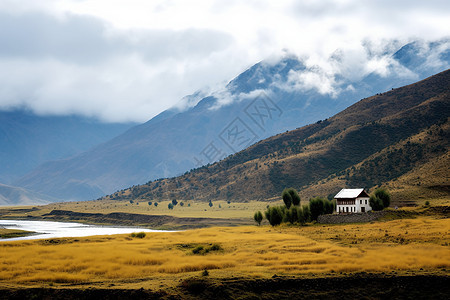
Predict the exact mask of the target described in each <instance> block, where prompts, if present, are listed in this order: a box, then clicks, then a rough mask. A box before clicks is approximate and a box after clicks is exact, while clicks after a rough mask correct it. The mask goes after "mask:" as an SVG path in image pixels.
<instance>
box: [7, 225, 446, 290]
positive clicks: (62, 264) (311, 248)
mask: <svg viewBox="0 0 450 300" xmlns="http://www.w3.org/2000/svg"><path fill="white" fill-rule="evenodd" d="M449 232H450V220H449V219H437V220H436V219H432V218H426V217H421V218H417V219H403V220H394V221H389V222H376V223H372V224H352V225H335V226H324V225H317V226H307V227H301V228H299V227H278V228H272V227H269V226H262V227H257V226H246V227H235V228H207V229H197V230H188V231H183V232H171V233H167V232H166V233H163V232H161V233H151V234H147V236H146V237H144V238H142V239H140V238H132V237H130V236H128V235H126V236H125V235H119V236H97V237H89V238H66V239H51V240H36V241H23V242H1V243H0V288H1V287H3V288H5V287H8V288H11V287H31V286H35V287H49V286H52V287H88V286H89V287H99V288H111V287H114V288H141V287H143V288H148V289H151V290H159V289H164V290H167V291H170V290H173V289H176V288H177V287H178V286H179V285H180V284H181V282H183V280H187V279H189V278H193V277H194V278H196V277H200V278H208V279H211V280H217V279H226V278H233V277H234V278H236V277H238V278H249V279H250V278H251V279H255V278H259V279H268V278H271V277H273V276H275V275H276V276H294V277H295V278H299V277H301V278H311V277H314V276H319V277H327V276H328V277H330V276H333V277H336V276H338V277H339V276H345V275H349V274H355V273H361V272H367V273H375V274H382V273H383V274H387V273H389V274H393V275H397V276H400V275H420V274H422V275H427V274H428V275H430V274H432V275H440V276H448V270H449V268H450V249H449V243H450V236H449ZM205 270H207V271H206V272H205ZM202 274H203V275H205V276H202Z"/></svg>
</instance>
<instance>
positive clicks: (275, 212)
mask: <svg viewBox="0 0 450 300" xmlns="http://www.w3.org/2000/svg"><path fill="white" fill-rule="evenodd" d="M265 216H266V219H267V220H268V221H269V223H270V225H272V226H276V225H280V224H281V222H282V221H283V217H284V214H283V210H282V209H281V207H279V206H274V207H269V208H268V209H267V210H266V211H265Z"/></svg>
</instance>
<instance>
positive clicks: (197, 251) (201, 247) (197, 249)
mask: <svg viewBox="0 0 450 300" xmlns="http://www.w3.org/2000/svg"><path fill="white" fill-rule="evenodd" d="M203 249H204V247H203V246H201V245H200V246H197V247H195V248H194V249H192V253H194V254H200V253H201V252H202V251H203Z"/></svg>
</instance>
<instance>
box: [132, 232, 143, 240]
mask: <svg viewBox="0 0 450 300" xmlns="http://www.w3.org/2000/svg"><path fill="white" fill-rule="evenodd" d="M130 236H131V237H133V238H138V239H143V238H145V236H146V234H145V232H138V233H135V232H133V233H132V234H130Z"/></svg>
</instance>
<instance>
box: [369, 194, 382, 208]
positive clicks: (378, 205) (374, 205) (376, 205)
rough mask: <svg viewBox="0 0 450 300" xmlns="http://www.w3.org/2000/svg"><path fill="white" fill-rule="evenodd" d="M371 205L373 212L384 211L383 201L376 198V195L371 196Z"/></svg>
mask: <svg viewBox="0 0 450 300" xmlns="http://www.w3.org/2000/svg"><path fill="white" fill-rule="evenodd" d="M369 204H370V207H372V210H374V211H378V210H383V208H384V206H383V201H382V200H381V199H379V198H377V197H375V195H371V196H370V198H369Z"/></svg>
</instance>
